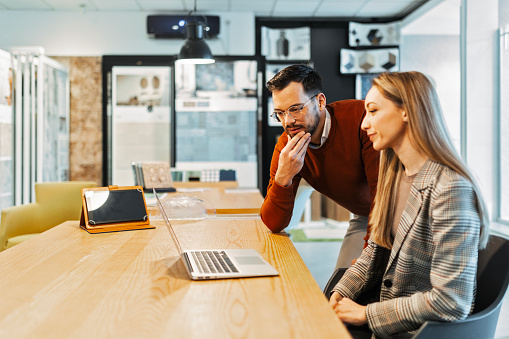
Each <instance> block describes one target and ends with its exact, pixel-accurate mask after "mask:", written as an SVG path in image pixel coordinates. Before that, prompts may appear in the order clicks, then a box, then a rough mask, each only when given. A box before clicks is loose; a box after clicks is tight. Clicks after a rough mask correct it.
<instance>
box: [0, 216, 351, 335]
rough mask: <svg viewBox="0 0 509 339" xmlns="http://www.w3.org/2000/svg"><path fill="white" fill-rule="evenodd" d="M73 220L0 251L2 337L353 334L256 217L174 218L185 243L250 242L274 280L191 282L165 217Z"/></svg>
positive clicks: (278, 237)
mask: <svg viewBox="0 0 509 339" xmlns="http://www.w3.org/2000/svg"><path fill="white" fill-rule="evenodd" d="M153 223H154V224H155V226H156V228H155V229H149V230H138V231H126V232H114V233H101V234H89V233H87V232H85V231H84V230H82V229H80V228H79V227H78V222H77V221H68V222H65V223H63V224H61V225H59V226H56V227H54V228H52V229H50V230H48V231H46V232H44V233H42V234H41V235H39V236H37V237H34V238H32V239H30V240H28V241H26V242H24V243H22V244H20V245H17V246H14V247H13V248H11V249H8V250H6V251H4V252H1V253H0V300H1V302H0V337H1V338H198V339H204V338H207V339H208V338H278V339H279V338H349V337H350V336H349V334H348V332H347V331H346V329H345V327H344V326H343V325H342V323H341V322H340V321H339V320H338V319H337V318H336V316H335V314H334V313H333V311H332V310H331V308H330V307H329V305H328V303H327V300H326V298H325V297H324V296H323V294H322V292H321V291H320V289H319V287H318V285H317V284H316V282H315V281H314V280H313V277H312V276H311V274H310V272H309V270H308V269H307V268H306V266H305V265H304V262H303V261H302V259H301V258H300V256H299V254H298V253H297V251H296V250H295V247H294V246H293V244H292V243H291V241H290V239H289V238H288V237H287V236H286V235H285V234H272V233H270V232H269V231H268V230H267V228H266V227H265V226H264V225H263V223H262V222H261V221H260V220H259V219H258V220H256V219H244V220H219V219H216V220H214V219H208V220H203V221H198V222H196V221H193V222H190V221H175V222H174V224H175V231H176V233H177V234H178V236H179V238H180V240H181V244H182V246H183V248H184V249H186V248H190V247H194V248H196V247H200V248H204V249H206V248H254V249H256V250H257V251H258V252H260V253H261V254H262V256H263V257H264V258H265V259H266V260H268V261H269V262H270V263H271V264H272V265H273V266H274V267H275V268H276V269H277V270H278V271H279V273H280V276H278V277H264V278H247V279H226V280H214V281H213V280H209V281H192V280H190V279H189V277H188V276H187V273H186V271H185V268H184V266H183V264H182V262H181V261H180V259H179V256H178V253H177V250H176V248H175V246H174V245H173V243H172V241H171V239H170V235H169V232H168V230H167V228H166V226H165V225H164V224H163V222H162V221H153Z"/></svg>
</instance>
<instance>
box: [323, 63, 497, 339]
mask: <svg viewBox="0 0 509 339" xmlns="http://www.w3.org/2000/svg"><path fill="white" fill-rule="evenodd" d="M365 107H366V116H365V118H364V120H363V121H362V129H363V130H365V131H366V132H367V134H368V136H369V137H370V139H371V141H372V142H373V147H374V148H375V149H376V150H378V151H381V156H380V171H379V177H378V186H377V193H376V197H375V201H374V204H375V205H374V208H373V211H372V213H371V215H370V221H369V222H370V226H371V229H372V233H371V238H370V240H369V243H368V246H367V247H366V248H365V249H364V251H363V252H362V255H361V256H360V258H359V259H358V260H357V261H356V263H355V264H354V265H353V266H352V267H350V268H349V269H348V270H347V271H346V272H345V274H344V276H343V277H342V279H341V280H340V281H339V283H338V284H337V285H336V286H335V288H334V292H333V294H332V295H331V298H330V304H331V306H332V307H333V309H334V310H335V312H336V314H337V315H338V317H339V318H340V319H341V320H342V321H343V322H345V323H347V324H350V325H355V326H361V325H366V324H367V325H368V326H369V329H370V330H371V331H373V332H374V334H375V335H377V336H379V337H395V336H396V337H403V338H404V337H411V335H412V333H411V332H412V331H415V330H416V329H418V328H419V326H420V325H421V324H423V323H424V322H425V321H427V320H438V321H454V320H458V319H463V318H465V317H466V316H467V315H468V314H469V313H470V312H471V311H472V310H473V303H474V294H475V292H474V291H475V288H476V286H475V284H476V271H477V249H478V248H484V247H485V246H486V243H487V239H488V235H489V223H488V222H489V221H488V215H487V212H486V208H485V205H484V202H483V200H482V197H481V193H480V190H479V188H478V187H477V185H476V184H475V182H474V180H473V177H472V175H471V174H470V172H469V171H468V169H467V168H466V166H465V164H464V163H463V161H462V160H461V158H460V157H459V156H458V155H457V153H456V152H455V150H454V147H453V146H452V143H451V141H450V139H449V137H448V135H447V131H446V127H445V124H444V121H443V117H442V113H441V109H440V104H439V102H438V96H437V94H436V91H435V90H434V88H433V86H432V84H431V82H430V81H429V80H428V79H427V78H426V77H425V76H424V75H423V74H421V73H419V72H402V73H384V74H381V75H380V76H379V77H378V78H376V79H374V80H373V86H372V88H371V89H370V91H369V92H368V94H367V96H366V100H365ZM370 290H375V291H377V292H378V295H377V298H376V302H372V303H368V304H367V306H363V305H361V304H359V303H357V302H354V300H357V299H358V298H360V295H361V294H365V293H366V292H368V291H370Z"/></svg>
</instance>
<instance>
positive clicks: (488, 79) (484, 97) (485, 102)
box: [465, 0, 499, 211]
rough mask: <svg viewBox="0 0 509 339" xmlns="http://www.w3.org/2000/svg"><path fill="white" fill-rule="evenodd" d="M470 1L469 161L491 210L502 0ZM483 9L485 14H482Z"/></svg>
mask: <svg viewBox="0 0 509 339" xmlns="http://www.w3.org/2000/svg"><path fill="white" fill-rule="evenodd" d="M465 2H466V4H467V22H466V23H467V32H466V34H467V35H466V39H467V50H466V62H467V76H466V78H467V79H466V86H467V87H466V89H467V95H466V96H467V162H468V165H469V167H470V169H471V170H472V171H473V172H474V174H475V175H476V176H477V178H478V179H479V184H480V186H481V190H482V191H483V194H484V199H485V200H486V202H487V204H488V208H489V209H490V211H491V210H492V207H493V198H494V197H493V195H494V185H495V184H496V181H495V178H494V175H493V174H494V173H495V172H494V165H495V164H494V160H495V158H494V156H495V154H494V140H493V139H494V136H493V135H494V134H493V128H494V124H495V120H494V119H495V117H496V113H497V111H498V103H497V100H498V98H497V97H496V96H497V94H496V93H497V86H498V84H497V83H496V81H497V79H498V76H497V72H498V71H499V69H498V65H497V64H496V62H495V60H496V59H497V54H498V47H497V46H498V37H497V30H498V1H480V0H466V1H465ZM479 13H482V15H479Z"/></svg>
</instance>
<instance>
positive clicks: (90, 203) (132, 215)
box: [85, 189, 148, 225]
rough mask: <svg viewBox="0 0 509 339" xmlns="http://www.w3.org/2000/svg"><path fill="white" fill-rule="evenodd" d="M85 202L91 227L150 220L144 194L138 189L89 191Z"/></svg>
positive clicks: (86, 193)
mask: <svg viewBox="0 0 509 339" xmlns="http://www.w3.org/2000/svg"><path fill="white" fill-rule="evenodd" d="M85 201H86V204H87V213H88V223H89V224H90V225H101V224H109V223H116V222H128V221H145V220H147V218H148V216H147V210H146V208H145V201H144V199H143V192H142V191H139V190H137V189H131V190H112V191H87V192H85Z"/></svg>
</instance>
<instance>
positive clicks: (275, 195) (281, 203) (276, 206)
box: [260, 133, 301, 232]
mask: <svg viewBox="0 0 509 339" xmlns="http://www.w3.org/2000/svg"><path fill="white" fill-rule="evenodd" d="M286 143H287V137H286V133H283V134H282V135H281V137H280V138H279V140H278V143H277V144H276V147H275V148H274V154H273V155H272V161H271V163H270V180H269V185H268V186H267V195H266V196H265V200H264V201H263V205H262V207H261V209H260V217H261V219H262V221H263V223H264V224H265V226H267V227H268V228H269V229H270V230H271V231H272V232H281V231H282V230H283V229H284V228H285V227H286V226H288V224H289V223H290V220H291V219H292V214H293V205H294V203H295V196H296V194H297V188H298V187H299V183H300V180H301V177H300V175H299V174H297V175H296V176H295V177H294V178H293V180H292V184H291V185H290V186H288V187H284V186H281V185H279V184H278V183H277V182H276V181H275V180H274V178H275V176H276V172H277V168H278V164H279V155H280V154H281V150H282V149H283V147H285V145H286Z"/></svg>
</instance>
